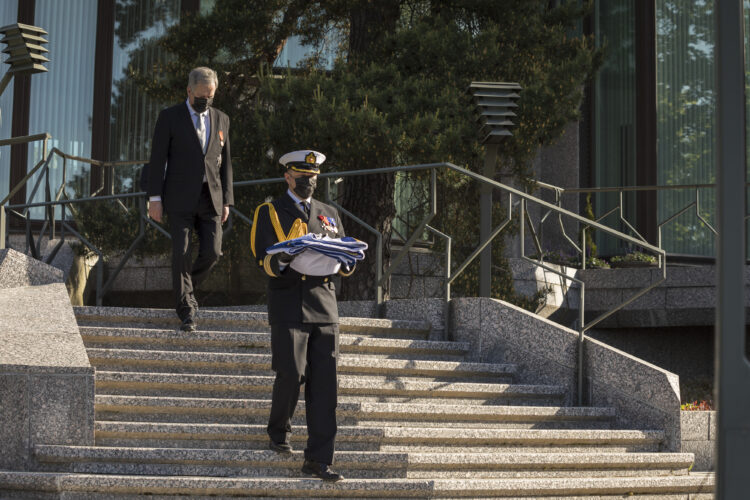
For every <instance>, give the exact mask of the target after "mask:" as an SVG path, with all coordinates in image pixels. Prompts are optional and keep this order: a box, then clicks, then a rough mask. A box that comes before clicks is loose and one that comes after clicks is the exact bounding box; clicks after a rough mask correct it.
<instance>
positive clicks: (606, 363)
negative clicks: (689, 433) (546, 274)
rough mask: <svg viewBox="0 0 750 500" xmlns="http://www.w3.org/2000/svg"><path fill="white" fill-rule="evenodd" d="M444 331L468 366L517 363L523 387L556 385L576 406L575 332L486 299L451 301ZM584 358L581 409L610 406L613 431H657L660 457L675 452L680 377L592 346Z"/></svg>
mask: <svg viewBox="0 0 750 500" xmlns="http://www.w3.org/2000/svg"><path fill="white" fill-rule="evenodd" d="M451 331H452V333H453V338H454V339H455V340H458V341H464V342H470V343H471V345H472V350H471V354H470V355H471V359H472V360H475V361H480V362H493V363H513V364H516V365H518V369H519V370H518V375H519V379H520V380H523V381H524V383H532V384H554V385H561V386H563V387H565V389H566V393H567V394H568V399H567V400H566V401H565V402H564V404H567V405H572V404H576V401H575V400H574V399H573V398H575V395H576V394H577V359H578V354H577V353H578V333H577V332H575V331H573V330H571V329H568V328H565V327H561V326H559V325H557V324H556V323H553V322H552V321H549V320H547V319H544V318H540V317H538V316H535V315H533V314H531V313H529V312H528V311H525V310H523V309H520V308H518V307H516V306H513V305H511V304H508V303H505V302H502V301H499V300H495V299H486V298H457V299H453V300H452V301H451ZM583 352H584V375H585V378H584V404H590V405H593V406H607V407H614V408H615V409H616V411H617V426H618V427H622V428H640V429H663V430H664V431H665V433H666V438H665V445H664V447H665V450H666V451H679V449H680V390H679V377H678V376H677V375H675V374H673V373H670V372H668V371H666V370H663V369H661V368H659V367H657V366H654V365H651V364H649V363H646V362H645V361H642V360H640V359H638V358H636V357H634V356H630V355H629V354H627V353H625V352H623V351H619V350H617V349H614V348H612V347H610V346H608V345H606V344H603V343H601V342H598V341H596V340H593V339H586V341H585V344H584V351H583Z"/></svg>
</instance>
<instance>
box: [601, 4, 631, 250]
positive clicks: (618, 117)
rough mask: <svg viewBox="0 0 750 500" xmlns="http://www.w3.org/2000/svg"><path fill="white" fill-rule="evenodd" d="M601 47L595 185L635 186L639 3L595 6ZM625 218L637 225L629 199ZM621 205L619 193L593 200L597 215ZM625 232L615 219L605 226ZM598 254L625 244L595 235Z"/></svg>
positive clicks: (605, 221)
mask: <svg viewBox="0 0 750 500" xmlns="http://www.w3.org/2000/svg"><path fill="white" fill-rule="evenodd" d="M594 19H595V25H594V29H595V35H596V43H597V46H599V47H602V46H606V53H605V60H604V64H603V65H602V67H601V69H600V70H599V72H598V73H597V76H596V81H595V94H594V95H595V99H596V100H595V103H594V113H595V115H594V130H595V138H594V165H595V167H594V182H595V186H598V187H611V186H632V185H635V151H636V149H635V147H636V144H635V127H636V102H635V0H607V1H606V2H605V1H599V2H597V3H596V10H595V16H594ZM625 203H626V207H625V208H626V212H625V213H626V216H627V218H628V220H629V221H630V222H631V224H635V203H633V199H632V195H631V196H630V197H627V198H626V200H625ZM618 204H619V197H618V195H617V193H605V194H599V195H597V196H596V197H595V206H596V215H597V216H601V215H603V214H605V213H606V212H608V211H609V210H611V209H612V208H614V207H616V206H617V205H618ZM603 222H604V223H605V224H607V225H609V226H613V227H616V228H619V229H620V230H622V229H623V228H622V227H620V226H619V225H616V224H617V215H616V214H615V215H612V216H610V217H608V218H607V219H605V220H604V221H603ZM597 245H598V252H599V254H601V255H611V254H615V253H618V252H621V251H622V245H623V242H622V241H621V240H619V239H615V238H613V237H609V236H606V235H603V234H597Z"/></svg>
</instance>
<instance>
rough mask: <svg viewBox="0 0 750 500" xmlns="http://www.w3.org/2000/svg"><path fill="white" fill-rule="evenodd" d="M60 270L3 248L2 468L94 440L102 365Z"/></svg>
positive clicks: (28, 464)
mask: <svg viewBox="0 0 750 500" xmlns="http://www.w3.org/2000/svg"><path fill="white" fill-rule="evenodd" d="M62 279H63V273H62V271H60V270H59V269H56V268H54V267H52V266H48V265H46V264H44V263H42V262H39V261H36V260H34V259H32V258H30V257H28V256H26V255H23V254H21V253H19V252H16V251H15V250H10V249H6V250H0V443H2V453H0V468H1V469H13V470H31V469H33V468H34V467H35V464H34V459H33V456H34V452H33V450H34V446H36V445H37V444H72V445H91V444H93V443H94V369H93V368H92V366H91V365H90V363H89V360H88V356H87V354H86V349H85V347H84V345H83V340H82V339H81V335H80V333H79V331H78V325H77V323H76V319H75V316H74V314H73V308H72V307H71V305H70V300H69V298H68V293H67V290H66V288H65V285H64V284H63V283H62Z"/></svg>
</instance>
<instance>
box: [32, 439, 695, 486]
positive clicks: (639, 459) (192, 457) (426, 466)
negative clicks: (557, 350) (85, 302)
mask: <svg viewBox="0 0 750 500" xmlns="http://www.w3.org/2000/svg"><path fill="white" fill-rule="evenodd" d="M34 456H35V458H36V460H37V461H38V462H41V463H56V464H61V466H62V467H61V468H62V469H63V470H67V471H69V472H89V473H108V474H159V475H211V476H236V475H242V476H255V477H263V476H267V475H276V476H285V477H294V476H297V475H298V474H299V472H298V468H299V466H300V463H301V462H302V461H303V460H304V457H303V453H302V451H295V452H294V453H292V454H291V455H280V454H278V453H276V452H273V451H271V450H241V449H229V450H228V449H200V448H136V447H103V446H65V445H37V446H36V447H35V448H34ZM692 463H693V454H692V453H576V454H571V453H507V452H503V451H501V452H495V453H465V452H460V451H454V452H452V453H396V452H376V451H341V452H337V453H336V468H337V469H339V470H340V471H341V472H343V473H344V474H347V473H349V474H350V475H352V474H356V475H357V476H358V477H369V478H381V479H386V478H393V477H425V478H427V477H461V478H471V477H481V478H487V477H518V476H519V473H521V472H523V475H524V476H525V477H529V475H530V474H533V473H538V475H539V476H546V477H550V476H559V477H568V476H586V477H591V476H596V475H621V476H627V475H647V476H655V475H686V474H687V473H688V468H689V467H690V466H691V465H692ZM237 469H239V470H237ZM353 477H354V476H353Z"/></svg>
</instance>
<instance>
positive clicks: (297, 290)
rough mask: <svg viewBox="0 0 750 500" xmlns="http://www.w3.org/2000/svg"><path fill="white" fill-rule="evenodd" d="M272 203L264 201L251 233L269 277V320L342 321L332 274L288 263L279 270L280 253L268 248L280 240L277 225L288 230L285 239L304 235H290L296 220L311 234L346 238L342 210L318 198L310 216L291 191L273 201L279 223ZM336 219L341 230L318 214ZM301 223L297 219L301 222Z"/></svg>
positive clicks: (259, 259)
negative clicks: (311, 273)
mask: <svg viewBox="0 0 750 500" xmlns="http://www.w3.org/2000/svg"><path fill="white" fill-rule="evenodd" d="M268 205H269V204H266V203H264V204H262V205H260V206H258V208H256V210H255V217H254V220H253V229H252V232H251V236H250V238H251V245H250V246H251V249H252V251H253V255H254V257H255V262H256V263H257V264H258V265H259V266H260V267H261V268H263V270H264V271H265V273H266V274H267V275H268V276H269V280H268V322H269V323H270V324H279V323H338V321H339V314H338V305H337V303H336V287H335V285H334V284H333V281H332V280H331V276H306V275H303V274H300V273H299V272H297V271H295V270H294V269H292V268H291V267H289V266H287V267H286V268H285V269H284V270H283V271H282V270H280V269H279V257H280V254H273V255H268V254H266V248H268V247H270V246H271V245H274V244H276V243H278V242H279V241H280V239H279V237H278V234H277V230H276V228H275V227H274V224H275V223H276V224H278V225H279V226H280V231H281V232H283V233H284V240H286V239H290V238H294V237H298V236H301V235H302V234H304V231H303V232H302V234H290V233H291V232H292V231H291V230H292V227H293V226H294V225H295V221H297V220H298V219H299V220H300V222H304V223H306V224H307V232H308V233H318V234H322V235H328V236H330V237H332V238H342V237H343V236H344V227H343V226H342V224H341V219H340V218H339V213H338V211H337V210H336V209H335V208H333V207H332V206H330V205H326V204H325V203H322V202H320V201H317V200H315V199H313V200H311V202H310V218H309V219H308V218H307V216H306V215H305V213H304V212H303V211H302V210H300V209H299V208H297V205H296V204H295V202H294V200H292V197H291V196H289V194H287V193H284V194H283V195H282V196H280V197H279V198H277V199H275V200H273V201H272V202H271V203H270V205H273V208H274V211H275V214H276V215H277V217H278V222H276V221H274V220H273V218H272V212H271V210H270V209H269V207H268ZM321 215H322V216H325V217H330V218H332V219H333V220H334V221H335V223H336V228H337V229H338V232H333V231H331V230H330V229H328V228H329V227H330V226H327V225H326V224H323V222H322V221H321V220H320V219H319V218H318V216H321ZM300 222H297V224H298V225H299V224H300ZM353 272H354V269H351V270H349V271H348V272H344V271H339V274H340V275H342V276H349V275H351V274H352V273H353Z"/></svg>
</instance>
